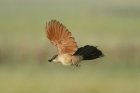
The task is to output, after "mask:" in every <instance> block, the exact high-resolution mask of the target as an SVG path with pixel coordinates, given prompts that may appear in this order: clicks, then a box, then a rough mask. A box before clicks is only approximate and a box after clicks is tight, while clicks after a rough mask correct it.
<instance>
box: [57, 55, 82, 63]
mask: <svg viewBox="0 0 140 93" xmlns="http://www.w3.org/2000/svg"><path fill="white" fill-rule="evenodd" d="M82 59H83V57H82V56H71V55H70V54H60V55H59V56H58V60H59V61H60V62H61V63H62V64H63V65H75V64H78V63H80V62H81V61H82Z"/></svg>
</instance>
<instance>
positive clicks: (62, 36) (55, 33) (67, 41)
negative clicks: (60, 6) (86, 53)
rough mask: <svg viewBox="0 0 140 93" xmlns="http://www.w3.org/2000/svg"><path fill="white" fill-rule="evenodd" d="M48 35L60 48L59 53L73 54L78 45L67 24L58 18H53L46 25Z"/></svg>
mask: <svg viewBox="0 0 140 93" xmlns="http://www.w3.org/2000/svg"><path fill="white" fill-rule="evenodd" d="M45 31H46V36H47V37H48V39H49V40H50V42H51V43H52V44H53V45H55V46H56V47H57V49H58V52H59V54H70V55H73V54H74V53H75V52H76V51H77V49H78V47H77V44H76V42H75V39H74V37H72V34H71V33H70V32H69V31H68V30H67V28H66V27H65V26H63V25H62V24H60V23H59V22H58V21H56V20H52V21H51V22H49V23H48V24H46V27H45Z"/></svg>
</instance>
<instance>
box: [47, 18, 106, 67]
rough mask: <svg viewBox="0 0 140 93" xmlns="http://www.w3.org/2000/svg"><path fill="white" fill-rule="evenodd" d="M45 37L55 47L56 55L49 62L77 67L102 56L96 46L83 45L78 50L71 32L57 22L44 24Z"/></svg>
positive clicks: (52, 21)
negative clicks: (85, 61) (82, 62)
mask: <svg viewBox="0 0 140 93" xmlns="http://www.w3.org/2000/svg"><path fill="white" fill-rule="evenodd" d="M45 33H46V37H47V38H48V39H49V40H50V42H51V43H52V44H53V45H54V46H56V48H57V50H58V54H56V55H54V56H53V57H52V58H51V59H49V60H48V61H49V62H58V63H62V64H63V65H66V66H73V65H75V66H77V67H79V66H80V65H79V63H80V62H81V61H83V60H94V59H96V58H100V57H103V56H104V54H103V53H102V51H101V50H99V49H98V48H97V46H93V45H85V46H83V47H80V48H78V46H77V43H76V42H75V38H74V37H72V34H71V32H69V30H68V29H67V28H66V27H65V26H64V25H63V24H62V23H60V22H59V21H56V20H51V21H49V22H48V23H47V22H46V26H45Z"/></svg>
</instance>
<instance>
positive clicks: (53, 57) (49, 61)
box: [48, 55, 58, 62]
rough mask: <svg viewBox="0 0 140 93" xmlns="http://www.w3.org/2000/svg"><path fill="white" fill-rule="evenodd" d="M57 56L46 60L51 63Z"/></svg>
mask: <svg viewBox="0 0 140 93" xmlns="http://www.w3.org/2000/svg"><path fill="white" fill-rule="evenodd" d="M57 56H58V55H54V56H53V57H52V58H51V59H50V60H48V61H49V62H52V61H53V60H54V59H55V58H56V57H57Z"/></svg>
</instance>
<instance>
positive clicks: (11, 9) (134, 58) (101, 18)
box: [0, 0, 140, 93]
mask: <svg viewBox="0 0 140 93" xmlns="http://www.w3.org/2000/svg"><path fill="white" fill-rule="evenodd" d="M139 10H140V1H139V0H135V2H134V1H129V2H125V1H122V0H117V1H112V0H106V1H103V0H99V1H96V0H95V1H91V0H86V1H80V0H78V1H74V0H71V1H67V2H66V1H63V0H59V1H58V0H56V1H49V0H47V1H46V0H42V1H37V0H34V1H27V2H26V1H18V0H15V1H10V0H8V1H3V0H1V1H0V18H1V19H0V80H1V81H0V93H72V92H73V93H75V92H76V93H77V92H78V93H140V89H139V87H140V81H139V78H140V74H139V71H140V68H139V67H140V63H139V62H140V60H139V53H140V50H139V47H140V43H139V41H140V37H139V35H140V18H139V16H140V13H139ZM51 19H56V20H58V21H60V22H61V23H63V24H64V25H65V26H66V27H67V28H68V30H69V31H70V32H72V35H73V36H74V37H75V40H76V42H77V44H78V46H79V47H81V46H84V45H85V44H89V45H94V46H98V48H99V49H101V50H102V51H103V53H104V54H105V57H103V58H100V59H97V60H94V61H93V62H92V61H87V62H82V63H81V67H75V66H63V65H62V64H57V63H48V61H47V60H48V59H49V58H51V57H52V56H53V55H54V54H56V53H57V50H56V49H55V47H54V46H53V45H51V43H50V42H49V41H48V39H47V38H46V36H45V31H44V27H45V24H46V22H48V21H50V20H51Z"/></svg>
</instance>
